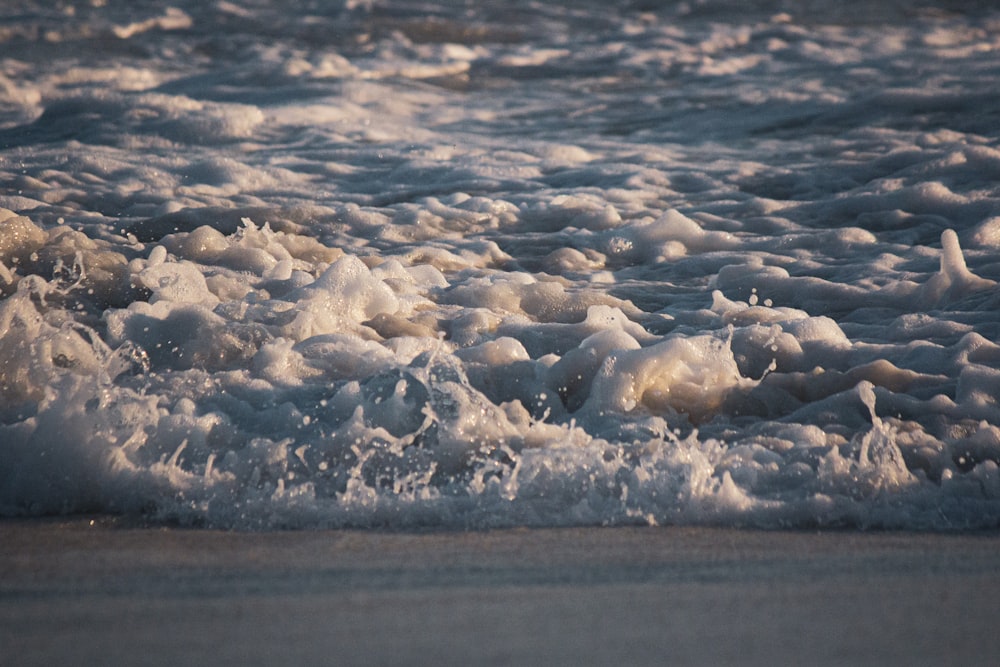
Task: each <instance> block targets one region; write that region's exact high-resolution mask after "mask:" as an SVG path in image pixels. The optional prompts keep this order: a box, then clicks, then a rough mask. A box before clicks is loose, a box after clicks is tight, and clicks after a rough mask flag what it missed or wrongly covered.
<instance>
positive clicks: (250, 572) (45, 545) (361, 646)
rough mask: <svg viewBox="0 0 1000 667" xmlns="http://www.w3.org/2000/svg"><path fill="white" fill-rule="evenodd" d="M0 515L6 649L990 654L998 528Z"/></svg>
mask: <svg viewBox="0 0 1000 667" xmlns="http://www.w3.org/2000/svg"><path fill="white" fill-rule="evenodd" d="M91 520H92V519H91V518H86V517H84V518H76V517H71V518H64V519H37V520H36V519H9V520H2V521H0V643H2V644H3V645H4V646H8V647H11V650H9V651H5V652H6V653H7V655H8V656H11V657H12V658H13V660H12V662H11V663H10V664H13V665H36V664H38V665H40V664H52V662H53V661H57V660H60V661H61V660H67V659H73V660H75V661H77V662H78V663H81V664H90V663H95V664H96V663H100V662H104V663H115V664H154V665H157V664H164V665H166V664H178V663H179V662H195V663H198V662H207V661H212V662H215V663H235V662H240V663H243V664H270V663H271V662H275V661H278V660H281V661H284V662H289V663H299V664H329V663H331V662H333V663H336V664H338V665H339V664H400V665H423V664H428V665H429V664H441V663H442V662H444V663H447V664H454V663H459V662H470V663H475V664H486V665H501V664H542V663H544V664H566V665H569V664H593V665H598V664H608V663H609V662H615V661H617V662H621V663H626V664H667V663H670V664H692V665H693V664H760V665H764V664H775V663H776V662H779V661H783V662H788V661H792V662H798V663H806V662H808V663H810V664H876V663H878V664H904V663H905V664H936V663H938V664H939V663H941V662H953V663H958V662H960V663H961V664H967V665H976V664H984V665H985V664H992V663H993V662H994V660H995V658H994V657H993V656H992V655H991V654H992V650H991V649H990V648H989V644H988V642H987V641H986V640H987V639H988V638H990V637H991V636H992V634H991V633H992V631H993V630H992V628H993V626H994V625H995V623H994V621H995V619H996V618H998V617H1000V600H998V599H997V596H996V595H995V590H994V589H995V587H996V585H997V584H998V583H1000V548H998V547H1000V532H998V531H985V532H975V533H960V534H940V533H930V534H928V533H909V532H853V531H833V532H827V531H822V532H802V531H780V532H764V531H755V530H743V529H731V528H697V527H665V528H642V527H636V528H558V529H534V528H533V529H510V530H501V531H487V532H470V533H466V532H462V533H458V532H431V533H428V532H421V533H390V532H379V531H356V530H317V531H294V532H272V533H233V532H223V531H213V530H205V529H189V528H164V527H142V528H138V527H121V526H117V525H114V522H106V521H103V520H96V519H95V520H94V523H93V525H91Z"/></svg>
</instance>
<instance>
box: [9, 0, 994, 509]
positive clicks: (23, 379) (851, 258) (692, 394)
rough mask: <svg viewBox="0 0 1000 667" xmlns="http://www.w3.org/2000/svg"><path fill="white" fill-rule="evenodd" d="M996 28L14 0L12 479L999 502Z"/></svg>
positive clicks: (629, 6)
mask: <svg viewBox="0 0 1000 667" xmlns="http://www.w3.org/2000/svg"><path fill="white" fill-rule="evenodd" d="M737 4H738V8H737ZM998 53H1000V12H997V11H995V10H991V9H990V8H989V7H988V6H987V3H960V2H951V3H937V4H935V5H932V6H928V7H917V6H913V5H910V4H908V3H894V2H883V3H875V4H868V5H866V8H865V9H863V10H859V11H857V12H855V11H851V12H846V11H844V10H843V9H841V8H839V7H831V6H828V5H827V3H820V2H757V3H753V4H752V5H748V4H747V3H731V2H725V1H722V0H706V1H705V2H690V3H678V2H661V3H657V2H618V3H614V4H610V5H609V4H608V3H571V4H570V3H567V4H566V6H563V5H560V4H554V5H553V4H549V3H546V4H538V3H529V2H514V3H506V4H505V5H504V7H503V9H502V10H501V9H499V8H493V7H482V6H479V5H478V4H477V3H462V2H426V3H424V2H381V3H380V2H367V3H366V2H353V1H351V2H346V3H318V2H307V1H305V0H299V1H291V2H284V3H281V4H280V5H277V4H272V3H269V2H263V1H257V2H243V3H240V4H236V3H230V2H225V1H217V2H199V3H195V2H190V1H188V0H181V1H179V2H176V3H174V4H173V6H172V7H170V8H165V7H163V6H162V5H161V3H154V2H139V3H136V2H129V3H125V2H115V1H113V0H107V1H104V0H91V1H90V2H79V3H70V2H63V3H59V4H58V5H57V6H55V7H53V6H51V3H40V2H37V3H36V2H27V1H26V2H16V3H13V4H11V3H8V4H6V5H5V7H4V9H2V10H0V183H2V186H0V207H2V208H3V209H4V210H3V211H0V294H2V297H3V299H2V301H0V331H2V332H3V336H2V338H0V515H2V516H16V515H40V514H52V513H67V512H84V511H86V512H101V513H105V512H107V513H126V514H133V515H143V516H145V517H148V518H150V519H153V520H168V521H179V522H181V523H185V524H197V525H211V526H218V527H231V528H241V529H268V528H278V527H314V526H328V527H336V526H362V527H363V526H392V527H404V528H405V527H417V526H443V527H489V526H515V525H540V526H557V525H583V524H623V523H626V524H632V523H650V524H678V523H681V524H723V525H749V526H765V527H775V526H792V527H806V526H817V525H819V526H841V525H844V526H857V527H900V528H918V529H953V528H969V527H996V526H997V525H1000V469H998V462H1000V405H998V400H1000V399H998V396H1000V345H998V342H997V340H998V336H1000V326H998V325H1000V291H998V288H997V282H996V281H997V280H1000V258H998V253H997V249H998V248H1000V185H998V183H1000V146H998V129H997V128H1000V108H998V107H997V106H996V104H995V101H994V100H993V97H994V92H993V91H995V90H997V89H998V88H1000V56H998Z"/></svg>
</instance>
